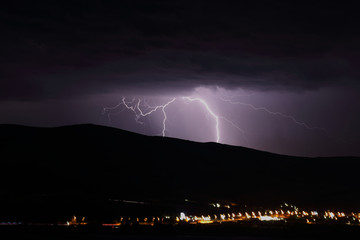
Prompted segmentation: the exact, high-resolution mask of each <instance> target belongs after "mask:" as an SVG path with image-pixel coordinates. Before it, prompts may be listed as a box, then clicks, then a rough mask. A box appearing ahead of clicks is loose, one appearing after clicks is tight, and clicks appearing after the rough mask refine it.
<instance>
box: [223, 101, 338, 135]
mask: <svg viewBox="0 0 360 240" xmlns="http://www.w3.org/2000/svg"><path fill="white" fill-rule="evenodd" d="M220 99H221V100H222V101H224V102H228V103H230V104H233V105H242V106H246V107H249V108H251V109H253V110H255V111H263V112H266V113H268V114H270V115H275V116H280V117H283V118H287V119H289V120H290V121H292V122H293V123H295V124H297V125H299V126H303V127H305V128H307V129H309V130H320V131H322V132H323V133H325V134H326V135H327V136H328V137H330V138H332V137H331V135H330V134H329V133H328V131H326V129H324V128H321V127H313V126H309V125H308V124H307V123H305V122H300V121H299V120H297V119H296V118H295V117H294V116H292V115H288V114H284V113H282V112H274V111H271V110H269V109H267V108H266V107H256V106H254V105H252V104H250V103H244V102H237V101H233V100H231V99H225V98H223V97H220Z"/></svg>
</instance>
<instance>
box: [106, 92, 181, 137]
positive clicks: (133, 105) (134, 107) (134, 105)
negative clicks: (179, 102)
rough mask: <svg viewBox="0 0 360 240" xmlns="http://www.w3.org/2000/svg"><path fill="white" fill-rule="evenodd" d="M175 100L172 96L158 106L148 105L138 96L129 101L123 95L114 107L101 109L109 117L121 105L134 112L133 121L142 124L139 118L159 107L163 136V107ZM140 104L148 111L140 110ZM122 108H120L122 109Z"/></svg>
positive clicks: (164, 121)
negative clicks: (161, 116) (161, 115)
mask: <svg viewBox="0 0 360 240" xmlns="http://www.w3.org/2000/svg"><path fill="white" fill-rule="evenodd" d="M175 100H176V98H172V99H171V100H170V101H168V102H167V103H165V104H163V105H158V106H154V107H152V106H150V105H149V104H147V103H146V101H145V100H143V101H141V99H140V98H138V99H137V101H136V100H135V99H133V100H132V101H130V102H127V101H126V99H125V97H123V98H122V100H121V102H120V103H119V104H117V105H116V106H114V107H105V108H104V109H103V114H105V113H107V114H108V118H109V119H110V115H114V114H113V113H111V111H112V110H115V109H118V108H119V107H121V106H124V107H125V109H128V110H130V111H132V112H133V113H134V114H135V121H136V122H137V123H139V124H143V122H142V121H141V120H140V119H141V118H143V117H146V116H149V115H151V114H152V113H154V112H155V111H157V110H158V109H161V110H162V112H163V114H164V119H163V122H162V124H163V128H162V131H161V133H162V136H163V137H165V131H166V119H167V116H166V111H165V108H166V107H167V106H168V105H169V104H171V103H172V102H174V101H175ZM140 104H142V105H144V106H145V107H146V108H147V110H148V111H145V110H142V109H141V107H140ZM149 109H150V110H149ZM123 110H124V109H122V110H120V112H121V111H123ZM118 113H119V112H117V113H116V114H118Z"/></svg>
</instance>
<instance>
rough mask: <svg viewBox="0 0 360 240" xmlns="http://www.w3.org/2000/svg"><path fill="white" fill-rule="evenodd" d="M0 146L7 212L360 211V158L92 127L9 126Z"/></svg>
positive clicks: (0, 134) (1, 130) (1, 129)
mask: <svg viewBox="0 0 360 240" xmlns="http://www.w3.org/2000/svg"><path fill="white" fill-rule="evenodd" d="M0 151H1V152H2V156H3V157H2V160H1V161H0V180H1V181H2V182H7V183H8V184H6V185H5V186H4V187H3V188H2V189H1V190H0V197H1V202H0V206H2V207H1V209H0V211H3V212H5V213H6V212H8V213H9V214H10V212H12V211H13V212H17V215H21V214H23V215H24V213H27V215H31V216H33V215H34V214H35V213H33V212H32V210H31V209H34V206H37V208H38V209H43V208H44V207H43V206H46V209H52V210H54V206H57V207H58V206H59V205H63V208H60V209H62V210H61V211H60V212H57V210H56V211H55V210H54V211H55V212H57V213H56V214H60V215H61V214H62V213H63V212H71V211H75V210H76V209H84V210H83V211H89V209H97V211H98V212H101V209H102V208H103V206H102V205H103V204H104V201H105V202H106V201H107V200H106V199H110V198H111V199H112V198H120V199H129V198H130V199H163V200H164V199H184V198H189V199H208V200H213V199H222V200H226V201H233V202H242V203H247V204H249V203H250V204H258V205H267V204H279V203H281V202H283V201H288V202H289V201H290V202H297V203H299V204H303V205H304V206H309V207H311V206H319V205H320V206H321V207H324V208H325V207H346V208H349V209H353V208H360V204H359V202H360V193H359V192H360V191H358V190H359V187H358V185H357V174H356V169H359V167H360V159H359V158H357V157H330V158H326V157H321V158H308V157H293V156H287V155H279V154H274V153H270V152H263V151H258V150H254V149H249V148H244V147H236V146H229V145H224V144H217V143H211V142H210V143H196V142H191V141H187V140H182V139H175V138H166V137H156V136H144V135H141V134H137V133H132V132H128V131H125V130H120V129H115V128H111V127H104V126H98V125H92V124H82V125H72V126H61V127H55V128H38V127H26V126H18V125H0ZM71 196H72V197H71ZM72 198H74V199H72ZM105 205H106V204H105ZM4 206H6V207H4ZM94 206H96V207H94ZM86 209H87V210H86ZM42 211H43V212H44V214H45V215H46V212H47V211H46V210H45V209H43V210H42ZM29 212H32V213H31V214H30V213H29ZM15 215H16V214H15ZM25 215H26V214H25ZM25 215H24V216H25ZM0 217H1V216H0Z"/></svg>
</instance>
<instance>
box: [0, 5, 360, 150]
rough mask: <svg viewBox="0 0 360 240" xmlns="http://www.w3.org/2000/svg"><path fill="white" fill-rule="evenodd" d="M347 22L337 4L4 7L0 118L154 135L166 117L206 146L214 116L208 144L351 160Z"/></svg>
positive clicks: (357, 60) (351, 37)
mask: <svg viewBox="0 0 360 240" xmlns="http://www.w3.org/2000/svg"><path fill="white" fill-rule="evenodd" d="M359 26H360V15H359V10H358V8H357V7H356V5H355V3H354V2H350V1H225V0H222V1H210V0H206V1H205V0H199V1H195V0H193V1H186V0H185V1H184V0H182V1H180V0H174V1H171V0H164V1H160V0H158V1H153V0H144V1H137V0H132V1H92V0H90V1H7V3H1V6H0V31H1V38H0V68H1V69H0V123H15V124H24V125H31V126H43V127H48V126H60V125H69V124H79V123H94V124H100V125H107V126H113V127H117V128H121V129H125V130H129V131H134V132H138V133H142V134H146V135H158V136H161V135H162V126H163V123H164V112H163V111H165V112H166V130H165V135H166V136H169V137H176V138H183V139H188V140H193V141H200V142H210V141H216V140H217V134H216V129H215V127H216V119H215V118H214V115H216V116H217V117H218V119H217V120H218V127H219V134H218V135H219V142H220V143H225V144H231V145H238V146H245V147H250V148H255V149H259V150H265V151H270V152H275V153H281V154H289V155H298V156H335V155H338V156H344V155H346V156H349V155H352V156H360V144H359V140H358V139H359V138H360V127H359V122H360V111H359V109H360V108H359V103H360V83H359V79H360V67H359V65H360V47H359V44H360V27H359ZM183 97H189V98H191V99H195V98H196V99H201V100H202V101H204V102H205V103H206V104H207V105H208V108H209V109H207V108H206V107H205V105H204V104H203V103H202V102H200V101H189V100H188V99H186V98H183ZM174 98H175V100H174V101H173V102H172V103H171V104H169V105H168V106H167V107H166V108H159V109H158V110H156V111H154V112H153V114H151V115H148V116H141V117H138V118H137V116H138V115H139V112H137V113H136V112H135V113H134V112H133V111H131V109H127V108H126V106H125V105H124V104H121V103H122V99H124V101H125V103H126V104H127V106H128V107H133V108H135V107H136V104H137V103H138V102H139V101H140V104H139V108H140V109H141V110H142V111H143V113H145V112H149V111H150V110H152V109H154V107H155V106H160V105H163V104H166V103H168V102H169V101H171V100H173V99H174ZM119 103H120V105H118V104H119ZM117 105H118V106H117ZM115 106H117V107H115ZM104 110H105V111H104ZM162 110H163V111H162ZM209 110H210V111H211V112H210V111H209Z"/></svg>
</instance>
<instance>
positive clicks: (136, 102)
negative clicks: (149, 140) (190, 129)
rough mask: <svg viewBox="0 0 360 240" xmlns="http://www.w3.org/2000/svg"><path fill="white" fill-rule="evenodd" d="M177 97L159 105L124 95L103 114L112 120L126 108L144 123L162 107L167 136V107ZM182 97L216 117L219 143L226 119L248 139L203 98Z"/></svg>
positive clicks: (230, 122) (227, 120) (164, 128)
mask: <svg viewBox="0 0 360 240" xmlns="http://www.w3.org/2000/svg"><path fill="white" fill-rule="evenodd" d="M176 99H177V98H175V97H174V98H172V99H171V100H170V101H168V102H166V103H165V104H162V105H157V106H150V105H149V104H148V103H147V102H146V101H145V100H141V99H140V98H138V99H135V98H134V99H132V100H131V101H126V98H125V97H123V98H122V100H121V102H120V103H119V104H117V105H115V106H113V107H104V108H103V114H107V115H108V119H109V121H111V116H112V115H117V114H119V113H120V112H122V111H124V110H125V109H127V110H130V111H132V112H133V113H134V115H135V121H136V122H137V123H139V124H144V123H143V122H142V121H141V118H144V117H147V116H149V115H151V114H152V113H154V112H156V111H157V110H159V109H161V111H162V113H163V116H164V118H163V121H162V131H161V135H162V136H163V137H165V136H166V121H167V114H166V110H165V109H166V107H168V106H169V105H170V104H171V103H173V102H174V101H175V100H176ZM181 99H182V100H183V101H185V102H199V103H200V104H201V105H203V106H204V108H205V109H206V111H207V112H208V113H209V114H210V115H211V116H212V117H213V118H214V120H215V134H216V140H215V141H216V142H217V143H219V142H220V128H219V121H220V119H221V120H224V121H226V122H228V123H229V124H231V125H232V126H233V127H235V128H236V129H238V130H239V131H241V132H242V133H243V135H244V138H245V140H246V141H247V139H246V137H245V132H244V130H242V129H241V128H240V127H239V126H237V125H236V124H235V123H234V122H232V121H231V120H229V119H227V118H225V117H223V116H218V115H217V114H215V113H214V111H213V110H212V109H211V108H210V106H209V105H208V103H207V102H206V101H205V100H203V99H201V98H197V97H196V98H195V97H181ZM121 106H123V107H124V108H122V109H120V110H118V109H119V108H121ZM144 107H146V109H145V110H144V109H143V108H144ZM113 111H115V113H113Z"/></svg>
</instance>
